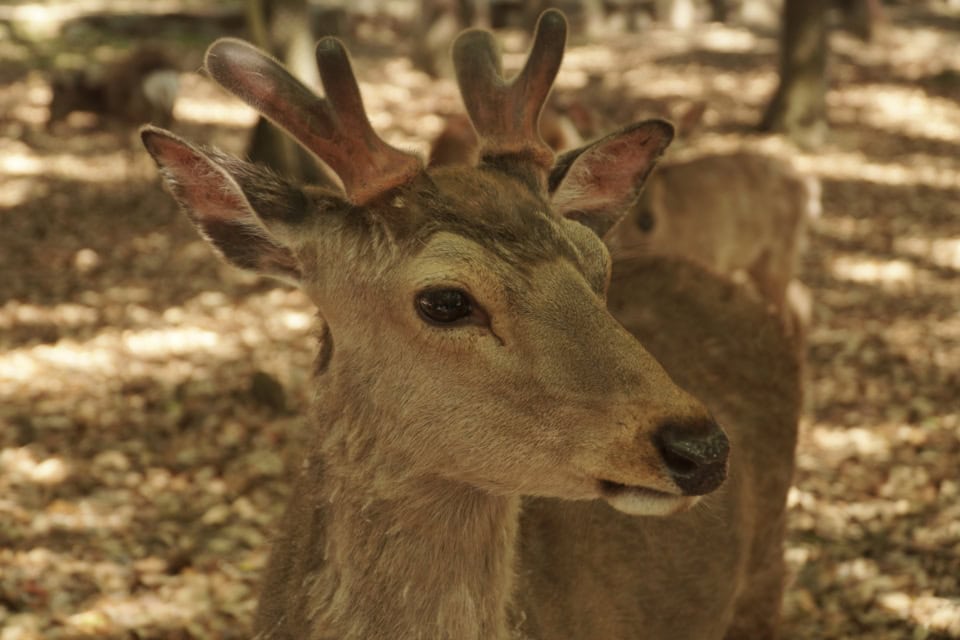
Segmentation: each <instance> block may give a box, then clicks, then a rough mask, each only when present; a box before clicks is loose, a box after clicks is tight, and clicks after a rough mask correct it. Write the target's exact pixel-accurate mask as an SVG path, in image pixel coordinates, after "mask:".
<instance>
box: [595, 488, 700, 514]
mask: <svg viewBox="0 0 960 640" xmlns="http://www.w3.org/2000/svg"><path fill="white" fill-rule="evenodd" d="M603 499H604V500H606V501H607V504H609V505H610V506H611V507H613V508H614V509H616V510H617V511H622V512H623V513H626V514H629V515H631V516H668V515H671V514H673V513H679V512H680V511H686V510H687V509H689V508H690V507H692V506H693V505H695V504H696V503H697V501H698V500H699V499H700V498H699V496H675V495H671V494H669V493H662V492H660V491H654V490H652V489H644V488H642V487H623V488H622V489H620V490H619V491H617V492H616V493H615V494H605V495H604V496H603Z"/></svg>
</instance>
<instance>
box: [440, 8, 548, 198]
mask: <svg viewBox="0 0 960 640" xmlns="http://www.w3.org/2000/svg"><path fill="white" fill-rule="evenodd" d="M566 37H567V21H566V19H565V18H564V17H563V14H562V13H560V12H559V11H556V10H554V9H551V10H548V11H545V12H544V13H543V15H541V16H540V20H539V21H538V22H537V30H536V34H535V35H534V41H533V46H532V47H531V49H530V55H529V56H528V58H527V63H526V65H525V66H524V67H523V70H522V71H521V72H520V73H519V74H518V75H517V76H516V77H515V78H513V79H512V80H510V81H509V82H508V81H506V80H505V79H504V77H503V69H502V67H501V62H500V53H499V51H498V50H497V45H496V42H495V40H494V39H493V36H492V35H491V34H490V33H489V32H487V31H481V30H478V29H471V30H468V31H464V32H463V33H462V34H460V36H459V37H458V38H457V40H456V42H455V43H454V45H453V63H454V67H455V68H456V73H457V82H458V83H459V85H460V93H461V95H462V96H463V102H464V105H465V106H466V108H467V113H469V114H470V119H471V120H472V121H473V126H474V127H475V128H476V130H477V133H478V134H479V136H480V140H481V142H480V158H481V160H482V161H483V160H487V161H489V160H491V159H494V158H496V157H498V156H510V155H513V156H518V157H524V158H527V159H529V160H530V161H532V163H533V164H534V165H535V167H536V168H537V169H538V170H540V171H541V174H540V175H538V176H537V181H538V182H539V183H541V186H542V185H543V183H544V180H545V176H546V173H547V172H548V171H549V170H550V167H551V166H552V165H553V158H554V154H553V150H552V149H550V147H549V146H548V145H547V144H546V143H545V142H544V141H543V139H542V138H541V137H540V131H539V121H540V111H541V109H543V105H544V103H545V102H546V100H547V96H548V95H549V94H550V87H551V86H552V85H553V80H554V78H556V76H557V71H558V70H559V69H560V62H561V60H562V59H563V48H564V44H565V41H566Z"/></svg>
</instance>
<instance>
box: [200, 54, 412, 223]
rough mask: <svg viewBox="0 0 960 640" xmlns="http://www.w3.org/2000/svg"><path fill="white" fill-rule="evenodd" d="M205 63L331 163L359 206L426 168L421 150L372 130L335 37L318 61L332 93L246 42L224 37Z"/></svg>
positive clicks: (213, 73) (243, 97) (239, 94)
mask: <svg viewBox="0 0 960 640" xmlns="http://www.w3.org/2000/svg"><path fill="white" fill-rule="evenodd" d="M205 65H206V68H207V70H208V71H209V73H210V75H211V76H212V77H213V78H214V79H215V80H216V81H217V82H218V83H220V84H221V85H223V86H224V88H226V89H227V90H228V91H230V92H231V93H233V94H234V95H236V96H237V97H238V98H240V99H241V100H243V101H244V102H246V103H247V104H249V105H250V106H251V107H253V108H254V109H256V110H257V111H259V112H260V113H262V114H263V115H264V116H266V117H267V118H269V119H270V120H272V121H273V122H274V123H276V124H277V125H278V126H280V127H282V128H283V129H285V130H286V131H287V132H288V133H290V135H292V136H293V137H294V139H296V141H297V142H299V143H300V144H301V145H303V146H304V147H305V148H306V149H308V150H309V151H311V152H313V153H315V154H316V155H317V156H318V157H319V158H320V159H321V160H323V161H324V162H326V163H327V164H328V165H330V168H331V169H333V171H334V172H335V173H336V174H337V175H338V176H339V177H340V179H341V180H342V181H343V186H344V189H345V190H346V192H347V197H348V198H349V199H350V200H351V201H352V202H354V203H356V204H363V203H365V202H367V201H369V200H371V199H372V198H374V197H376V196H377V195H378V194H380V193H383V192H384V191H386V190H388V189H391V188H393V187H396V186H399V185H401V184H404V183H405V182H407V181H409V180H411V179H412V178H413V177H414V176H415V175H416V174H417V173H419V172H420V171H421V170H422V165H421V163H420V160H419V159H418V158H417V157H416V156H414V155H413V154H409V153H406V152H403V151H400V150H399V149H396V148H394V147H391V146H390V145H388V144H387V143H386V142H384V141H383V140H382V139H381V138H380V137H379V136H378V135H377V134H376V132H375V131H374V130H373V127H372V126H371V125H370V121H369V120H368V119H367V115H366V112H365V111H364V109H363V101H362V100H361V98H360V89H359V87H358V86H357V81H356V78H355V77H354V75H353V70H352V69H351V67H350V60H349V58H348V56H347V52H346V49H344V47H343V45H342V44H341V43H340V42H339V41H338V40H336V39H335V38H324V39H323V40H321V41H320V42H319V43H318V44H317V65H318V67H319V69H320V78H321V80H322V81H323V86H324V91H325V92H326V94H327V99H323V98H320V97H318V96H317V95H316V94H315V93H313V91H311V90H310V89H308V88H307V87H305V86H304V85H303V84H302V83H301V82H300V81H299V80H297V79H296V78H294V77H293V76H292V75H290V73H289V72H288V71H287V70H286V69H285V68H284V67H283V66H282V65H281V64H280V63H279V62H277V61H276V60H274V59H273V58H271V57H270V56H268V55H266V54H265V53H263V52H261V51H260V50H259V49H257V48H256V47H254V46H252V45H250V44H248V43H246V42H243V41H242V40H235V39H232V38H224V39H221V40H218V41H217V42H215V43H213V44H212V45H211V46H210V48H209V49H208V50H207V55H206V63H205Z"/></svg>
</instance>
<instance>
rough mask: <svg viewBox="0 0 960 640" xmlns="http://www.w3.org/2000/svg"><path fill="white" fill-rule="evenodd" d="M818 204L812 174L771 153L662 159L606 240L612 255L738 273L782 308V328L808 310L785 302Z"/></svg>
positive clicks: (798, 288)
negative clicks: (670, 258) (675, 259)
mask: <svg viewBox="0 0 960 640" xmlns="http://www.w3.org/2000/svg"><path fill="white" fill-rule="evenodd" d="M819 206H820V203H819V186H818V184H817V183H816V181H815V179H813V178H808V177H802V176H800V175H798V174H797V173H796V172H795V171H793V170H792V169H791V168H790V167H789V165H787V164H786V163H785V162H784V161H782V160H779V159H777V158H774V157H770V156H764V155H758V154H753V153H735V154H729V155H708V156H701V157H698V158H693V159H689V160H681V161H668V162H664V163H663V164H662V165H661V166H659V167H658V169H657V171H655V172H654V173H653V175H652V176H651V177H650V180H649V181H648V182H647V185H646V188H645V189H644V191H643V193H642V194H641V196H640V199H639V200H638V202H637V203H636V205H635V206H634V207H633V208H632V209H631V211H630V213H629V214H628V215H627V216H626V217H625V218H624V219H623V221H622V222H621V223H620V224H619V225H617V227H616V228H615V229H614V230H613V231H612V232H611V233H610V236H609V237H608V238H607V242H608V244H609V245H610V248H611V251H612V252H613V253H614V255H631V254H636V253H642V254H655V255H676V256H683V257H684V258H686V259H688V260H693V261H695V262H697V263H699V264H702V265H703V266H705V267H707V268H709V269H712V270H714V271H715V272H717V273H720V274H723V275H726V276H733V277H734V278H741V279H742V280H743V281H745V282H746V283H748V284H750V285H751V286H753V287H755V289H756V291H757V292H758V293H759V294H760V296H762V297H763V298H765V299H766V300H768V301H769V302H770V303H772V304H773V305H774V306H775V307H776V308H777V309H780V310H782V311H784V315H785V318H786V319H787V320H788V321H789V323H788V326H793V325H799V326H800V327H801V328H802V327H803V326H804V325H806V324H807V322H808V321H809V317H808V314H809V311H806V312H805V311H804V310H803V309H802V307H801V305H800V304H797V303H794V302H793V301H792V300H791V298H793V297H795V296H797V295H799V294H800V291H801V290H802V285H800V284H799V283H795V284H793V285H791V283H792V282H793V279H794V274H795V271H796V269H797V263H798V260H799V256H800V252H801V250H802V246H803V241H804V234H805V231H806V223H807V222H808V220H810V219H811V218H812V217H815V216H816V215H817V214H818V212H819ZM791 286H792V287H793V289H794V291H793V292H789V291H788V289H790V288H791ZM798 302H799V301H798Z"/></svg>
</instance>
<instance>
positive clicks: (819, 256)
mask: <svg viewBox="0 0 960 640" xmlns="http://www.w3.org/2000/svg"><path fill="white" fill-rule="evenodd" d="M60 4H63V5H64V6H72V5H69V3H50V6H60ZM11 6H12V7H13V8H12V9H9V8H8V9H7V10H5V11H7V13H9V14H10V15H7V13H3V14H0V18H4V20H5V21H3V20H0V220H2V222H3V224H4V230H3V233H2V234H0V640H25V639H33V638H47V639H54V638H88V637H96V638H244V637H248V635H249V634H248V629H249V624H250V620H251V616H252V612H253V607H254V602H255V596H256V588H257V584H258V578H259V576H260V573H261V570H262V568H263V566H264V562H265V557H266V553H267V545H268V540H269V532H270V527H271V523H272V522H274V520H275V519H276V517H277V516H278V514H279V512H280V510H281V508H282V505H283V503H284V499H285V495H286V493H287V491H288V485H287V482H286V480H287V475H286V474H287V470H288V469H289V467H290V465H291V464H292V462H293V461H294V460H295V451H296V443H297V442H298V438H300V437H301V434H302V432H303V429H304V421H303V419H302V418H301V417H300V415H301V413H302V411H303V409H304V407H305V405H306V402H307V398H308V396H309V383H310V380H309V373H308V372H309V370H310V363H311V359H312V352H313V349H314V343H313V338H312V336H311V331H312V325H313V314H314V311H313V309H312V308H311V306H310V304H309V303H308V301H307V300H306V298H305V297H304V296H303V295H302V294H300V293H299V292H297V291H294V290H291V289H288V288H286V287H284V286H282V285H279V284H275V283H273V282H269V281H264V280H260V279H257V278H255V277H252V276H248V275H245V274H243V273H240V272H238V271H236V270H233V269H231V268H228V267H226V266H223V265H221V264H220V263H219V262H218V261H217V259H216V258H215V257H214V256H213V254H212V253H211V252H210V251H209V249H208V248H207V246H206V245H205V244H204V243H203V242H202V241H201V240H200V238H199V237H198V236H197V234H196V232H195V231H194V230H193V228H192V227H190V225H189V223H188V222H187V221H186V219H185V218H184V217H183V216H182V215H181V214H179V213H178V212H177V211H176V209H175V207H174V204H173V202H172V201H171V199H170V198H169V197H168V196H167V195H166V194H165V193H163V191H162V189H161V187H160V184H159V182H158V179H157V176H156V173H155V170H154V168H153V165H152V163H151V162H150V160H149V158H148V157H147V156H146V154H145V153H144V151H143V150H142V149H141V147H140V145H139V142H138V139H137V136H136V133H135V130H134V128H132V127H130V126H125V125H122V124H120V123H119V122H117V121H115V119H113V118H111V117H110V115H109V114H107V115H101V116H97V115H96V114H89V113H88V114H84V113H75V114H74V115H73V116H70V117H69V118H67V119H66V120H65V121H63V122H59V123H55V124H53V125H52V126H50V127H48V126H47V125H46V114H47V110H46V109H47V104H48V102H49V100H50V86H49V79H50V77H51V73H53V72H54V70H55V69H56V68H57V66H58V65H59V64H61V63H62V61H63V60H64V56H66V57H67V58H69V57H70V56H73V57H74V58H76V56H78V55H80V56H81V57H80V59H81V60H82V59H83V57H82V56H83V55H93V54H96V55H107V54H109V52H110V51H111V50H112V49H111V48H118V47H119V48H122V47H125V46H127V45H129V43H130V42H131V41H136V40H139V39H144V38H147V39H150V40H151V41H156V42H158V43H161V44H167V45H169V49H170V50H171V51H172V52H173V54H174V56H175V57H176V59H177V60H178V61H179V64H180V65H181V67H182V71H183V73H182V75H181V80H182V89H181V93H180V96H179V99H178V102H177V105H176V112H175V116H176V118H177V121H176V123H175V124H174V125H173V128H174V129H175V130H176V131H177V132H179V133H181V134H183V135H184V136H187V137H189V138H191V139H194V140H199V141H204V142H208V143H212V144H216V145H219V146H221V147H223V148H225V149H227V150H229V151H232V152H240V151H241V150H242V148H243V146H244V144H245V140H246V136H247V135H248V132H249V128H250V126H251V124H252V123H253V115H252V113H251V112H249V111H248V110H246V109H245V108H243V107H241V106H240V105H238V104H237V103H236V102H235V101H233V100H232V99H230V98H228V96H227V95H226V94H224V93H223V92H221V91H220V90H218V89H217V88H215V87H214V86H213V85H212V84H210V83H209V82H208V81H207V80H206V79H204V78H203V77H202V76H200V75H199V74H197V73H195V72H194V71H193V70H195V69H197V68H198V67H199V63H200V59H201V53H202V47H203V45H204V44H205V43H206V42H208V41H209V40H210V39H212V38H213V37H215V36H216V35H218V34H224V33H227V34H230V33H231V29H239V23H238V21H237V20H234V19H232V18H230V16H231V15H232V14H230V13H229V12H227V13H226V14H224V15H226V18H225V17H224V15H219V14H218V15H216V16H213V17H211V16H210V15H200V14H197V15H196V16H194V17H192V18H191V17H190V16H189V15H186V17H185V15H178V16H175V17H174V18H171V17H170V16H167V17H166V18H164V17H159V16H155V17H152V18H149V19H143V20H141V21H139V22H138V21H136V20H134V19H133V18H131V17H130V16H128V15H126V14H125V15H124V16H122V18H123V19H120V18H119V17H116V16H113V17H111V16H109V15H108V16H106V17H104V16H98V17H97V19H92V18H90V17H89V16H88V17H87V18H83V16H82V15H81V16H80V17H77V16H76V15H74V14H70V13H69V12H66V13H64V14H63V15H61V16H60V18H62V19H64V20H67V22H65V23H63V25H62V26H63V29H61V30H60V31H57V32H55V33H53V32H51V34H45V32H43V29H40V27H37V24H40V23H34V22H30V20H34V19H35V13H36V12H34V13H33V14H29V13H22V14H17V13H16V12H15V11H14V9H16V8H17V7H18V6H21V5H18V4H17V3H14V4H13V5H11ZM946 6H947V5H946V4H945V3H942V2H940V3H929V4H928V3H922V2H914V3H912V4H905V5H903V6H894V7H891V9H890V12H889V16H888V17H889V20H888V24H887V25H886V27H885V29H884V30H883V32H882V33H880V34H879V35H878V37H877V38H876V39H875V40H874V41H873V42H871V43H863V42H860V41H857V40H855V39H853V38H852V37H850V36H848V35H845V34H842V33H836V34H834V36H833V37H832V42H831V46H832V48H833V60H832V63H831V77H832V79H831V89H830V92H829V96H828V99H829V112H830V121H831V122H830V125H831V134H830V138H829V141H828V143H827V144H826V145H825V146H824V147H823V148H822V149H819V150H817V151H815V152H811V151H800V150H797V149H795V148H792V147H791V146H790V145H789V144H787V143H785V142H783V141H782V140H780V139H778V138H776V137H771V136H766V137H760V136H758V135H756V134H753V133H751V132H750V129H751V126H752V125H753V124H754V123H756V122H757V121H758V120H759V118H760V114H761V111H762V108H763V106H764V103H765V100H766V99H767V97H768V96H769V95H770V93H771V92H772V90H773V88H774V86H775V83H776V72H775V69H776V46H777V45H776V40H775V38H774V37H773V35H772V34H771V33H769V32H765V31H763V30H756V29H754V30H751V29H747V28H744V27H722V26H719V25H713V26H702V27H696V28H694V29H692V30H690V31H688V32H676V31H669V30H665V29H660V28H651V29H649V30H646V31H644V32H643V33H641V34H633V35H630V34H613V35H610V36H609V37H603V38H592V39H591V38H588V37H586V36H581V35H577V36H575V37H574V38H573V40H572V46H571V47H570V49H569V54H568V56H567V59H566V62H565V66H564V69H563V71H562V72H561V75H560V78H559V81H558V88H557V97H558V98H562V99H567V100H573V99H575V96H578V95H580V96H581V97H580V98H579V99H582V100H583V101H584V103H585V104H587V106H589V108H590V109H593V110H595V111H596V112H597V113H596V116H597V119H598V120H599V121H601V122H611V123H624V122H626V121H629V120H633V119H638V118H642V117H648V116H650V115H671V114H674V115H675V114H676V113H682V112H683V110H684V109H686V108H687V107H688V106H689V105H690V104H693V103H694V102H696V101H698V100H706V102H707V105H708V108H707V111H706V113H705V115H704V121H703V125H702V128H701V130H700V131H699V132H697V133H695V134H692V136H691V138H690V139H689V140H686V141H680V144H687V145H694V146H702V147H704V148H714V149H720V150H722V149H733V148H744V147H746V148H755V149H758V150H761V151H764V152H767V153H771V154H774V155H781V156H784V157H787V158H789V159H790V161H791V162H793V163H794V164H795V165H796V166H797V167H798V169H800V170H802V171H805V172H807V173H810V174H811V175H815V176H817V177H819V179H820V180H821V182H822V185H823V203H822V204H823V207H822V215H821V216H820V218H819V219H818V220H817V221H815V223H814V224H813V226H812V229H811V233H810V237H809V243H808V248H807V251H806V254H805V256H804V259H803V265H802V270H801V274H800V276H801V278H802V279H803V281H804V282H805V283H806V284H807V285H808V286H809V287H810V288H811V290H812V292H813V298H814V310H813V321H812V327H811V329H810V331H809V338H808V354H807V360H808V365H807V373H806V377H807V410H806V412H805V415H804V418H803V422H802V425H801V442H800V447H799V451H798V470H797V475H796V483H795V488H794V489H793V490H792V491H791V494H790V510H791V519H790V531H789V538H788V540H787V544H786V554H787V558H788V561H789V564H790V567H791V571H792V582H791V585H790V586H789V589H788V591H787V596H786V599H785V607H784V611H785V620H784V623H783V636H784V637H785V638H795V639H810V640H814V639H816V640H821V639H823V640H832V639H840V638H871V639H885V638H889V639H898V640H899V639H903V638H915V639H922V638H960V584H958V580H960V477H958V473H957V469H958V460H960V400H958V398H960V284H958V283H960V279H958V275H960V14H958V13H957V11H956V10H953V13H952V14H951V13H949V12H948V10H947V9H946ZM24 16H26V17H24ZM31 16H34V17H31ZM17 19H22V20H24V21H25V22H23V21H22V22H21V23H16V20H17ZM170 20H174V22H173V23H172V24H173V26H170V25H171V22H170ZM31 25H33V26H31ZM40 26H43V25H42V24H41V25H40ZM361 26H362V27H363V28H362V29H361V30H360V32H359V33H358V35H357V36H356V38H355V41H356V42H355V45H356V46H355V47H354V48H355V50H356V52H357V53H356V55H355V64H356V68H357V72H358V76H359V77H360V78H361V79H362V90H363V93H364V97H365V99H366V102H367V105H368V110H369V111H370V113H371V119H372V121H373V123H374V125H375V126H376V127H377V128H378V130H379V131H381V132H382V133H383V134H384V135H385V137H387V138H388V139H389V140H390V141H391V142H393V143H395V144H398V145H400V146H404V147H406V148H412V149H417V150H419V151H425V150H426V141H428V140H429V139H430V138H431V137H432V136H434V135H436V134H437V133H438V132H439V130H440V128H441V126H442V121H441V119H440V117H439V115H440V114H443V113H449V112H452V111H456V110H458V109H459V104H458V98H457V97H456V91H455V87H454V84H453V83H452V82H451V81H450V80H433V79H430V78H428V77H427V76H425V75H423V74H421V73H419V72H417V71H415V70H414V69H412V68H411V66H410V64H409V62H408V61H407V60H406V59H405V58H403V57H402V56H399V55H397V53H399V52H403V51H404V50H405V49H404V48H403V47H404V45H403V38H404V36H403V33H396V32H395V31H389V30H396V28H397V23H396V21H393V22H389V21H388V22H384V23H378V22H377V21H375V20H371V21H369V22H367V23H365V24H364V25H361ZM28 27H29V28H28ZM33 27H37V28H38V29H40V33H39V35H38V33H36V32H35V31H30V29H31V28H33ZM28 32H29V33H28ZM25 34H26V35H25ZM384 34H387V35H384ZM391 34H392V35H391ZM45 35H46V36H49V37H48V39H47V40H44V37H45ZM233 35H241V34H240V33H239V32H236V33H233ZM6 36H9V37H6ZM28 36H29V37H28ZM54 36H56V37H54ZM506 42H507V50H508V51H514V52H519V51H522V50H523V47H524V46H525V45H524V41H523V38H522V36H521V35H520V34H519V33H517V34H507V39H506ZM391 50H392V51H393V52H394V53H393V54H392V55H390V56H388V55H387V54H386V52H387V51H391ZM516 60H517V56H508V57H507V64H508V66H509V65H510V64H515V63H516ZM583 87H589V89H588V91H587V92H586V94H584V93H581V94H578V93H577V91H578V89H582V88H583Z"/></svg>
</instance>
